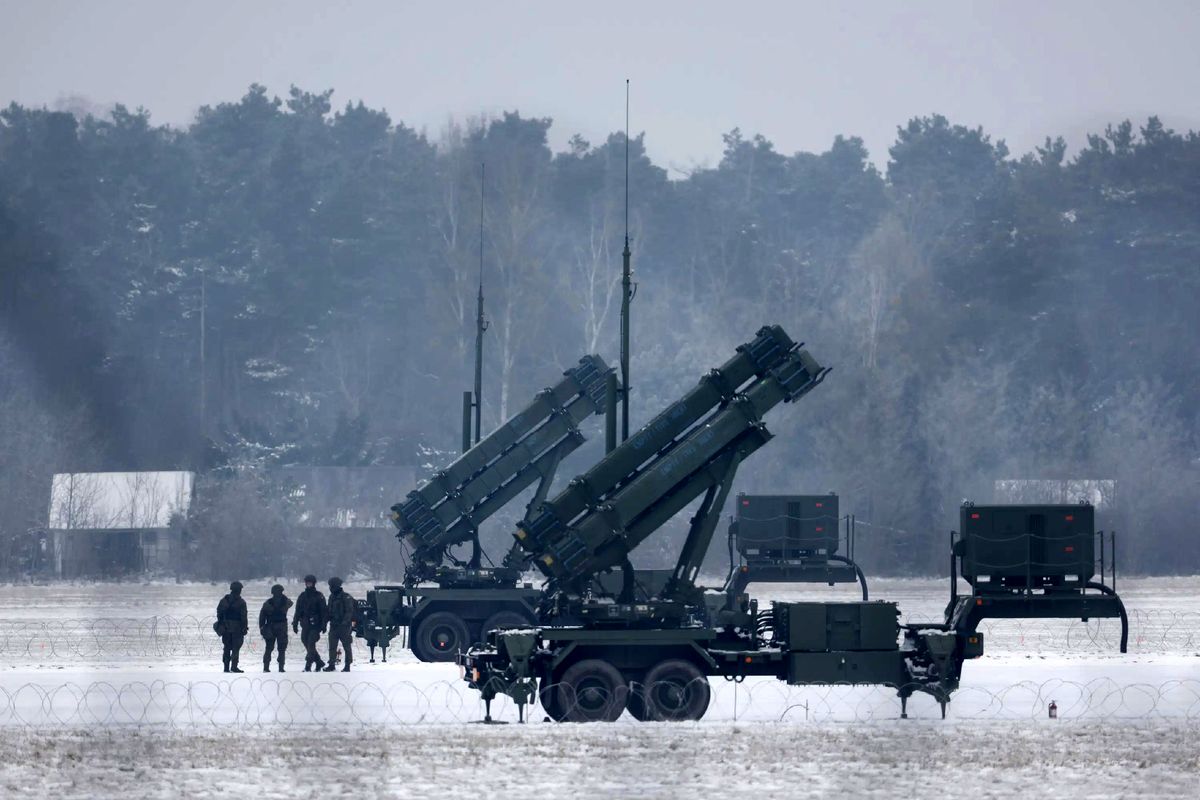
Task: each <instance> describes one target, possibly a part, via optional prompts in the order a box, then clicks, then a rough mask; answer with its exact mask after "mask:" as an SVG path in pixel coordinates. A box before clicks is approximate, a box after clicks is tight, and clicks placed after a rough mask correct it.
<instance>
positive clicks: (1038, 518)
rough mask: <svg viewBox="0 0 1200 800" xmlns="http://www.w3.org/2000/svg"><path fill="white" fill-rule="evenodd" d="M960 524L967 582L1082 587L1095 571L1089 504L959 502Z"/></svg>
mask: <svg viewBox="0 0 1200 800" xmlns="http://www.w3.org/2000/svg"><path fill="white" fill-rule="evenodd" d="M959 523H960V527H959V531H960V533H961V537H962V538H961V542H962V576H963V578H964V579H965V580H966V581H967V582H968V583H970V584H971V585H972V586H975V585H979V584H988V583H990V584H993V585H998V586H1004V587H1039V586H1063V585H1076V586H1082V585H1084V584H1086V583H1087V582H1088V581H1090V580H1091V579H1092V578H1093V577H1095V575H1096V525H1095V510H1094V509H1093V508H1092V506H1090V505H991V506H963V507H962V508H961V509H960V519H959Z"/></svg>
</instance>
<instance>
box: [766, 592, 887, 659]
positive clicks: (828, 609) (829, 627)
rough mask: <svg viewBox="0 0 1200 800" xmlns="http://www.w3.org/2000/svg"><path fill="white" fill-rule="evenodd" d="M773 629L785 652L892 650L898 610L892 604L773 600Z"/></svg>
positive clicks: (880, 602) (878, 602)
mask: <svg viewBox="0 0 1200 800" xmlns="http://www.w3.org/2000/svg"><path fill="white" fill-rule="evenodd" d="M774 613H775V630H776V631H777V632H783V633H784V634H785V635H786V642H781V644H783V645H785V646H786V649H787V651H788V652H804V653H828V652H843V651H866V650H895V649H896V648H897V647H898V646H899V645H898V642H899V637H900V623H899V617H900V611H899V609H897V607H896V604H895V603H885V602H882V601H878V600H877V601H871V602H867V603H776V604H775V605H774Z"/></svg>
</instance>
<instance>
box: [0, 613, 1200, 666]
mask: <svg viewBox="0 0 1200 800" xmlns="http://www.w3.org/2000/svg"><path fill="white" fill-rule="evenodd" d="M902 621H906V620H904V619H902ZM212 624H213V617H211V616H155V617H147V618H137V619H131V618H113V619H108V618H97V619H57V620H43V621H27V622H26V621H7V620H0V658H4V659H7V660H9V661H10V662H14V661H15V662H24V663H45V662H46V661H68V660H71V661H76V660H85V661H86V660H102V659H105V658H114V659H121V658H160V659H162V658H214V657H215V658H216V659H217V660H218V661H219V659H220V653H221V642H220V639H219V637H217V635H216V634H215V633H213V630H212ZM1129 628H1130V633H1129V652H1130V653H1143V654H1168V653H1170V654H1189V655H1190V654H1195V653H1197V652H1200V612H1196V611H1171V610H1149V611H1139V610H1137V609H1133V610H1131V611H1130V612H1129ZM979 630H980V631H981V632H982V633H983V635H984V642H985V647H986V648H987V651H988V652H989V653H1006V652H1011V653H1021V654H1026V653H1029V654H1052V653H1053V654H1057V653H1064V654H1067V653H1079V654H1105V653H1107V654H1112V653H1116V652H1117V650H1118V645H1119V642H1120V636H1121V630H1120V626H1119V624H1118V623H1116V622H1115V621H1114V620H1103V619H1094V620H1089V621H1087V622H1083V621H1081V620H1020V619H1017V620H985V621H984V622H983V624H981V625H980V628H979ZM261 644H262V642H261V641H259V640H258V639H257V637H256V634H255V631H253V630H252V631H251V632H250V634H249V635H247V637H246V646H245V649H246V650H247V651H248V652H250V653H253V652H255V651H256V650H259V649H261Z"/></svg>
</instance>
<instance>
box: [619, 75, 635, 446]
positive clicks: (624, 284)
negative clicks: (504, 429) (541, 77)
mask: <svg viewBox="0 0 1200 800" xmlns="http://www.w3.org/2000/svg"><path fill="white" fill-rule="evenodd" d="M631 255H632V253H630V250H629V79H628V78H626V79H625V249H624V250H623V251H621V261H622V266H621V441H622V442H623V441H625V440H626V439H628V438H629V390H630V384H629V303H630V301H631V300H633V273H632V272H631V271H630V269H629V258H630V256H631Z"/></svg>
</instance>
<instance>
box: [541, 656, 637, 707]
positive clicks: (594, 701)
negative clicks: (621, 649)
mask: <svg viewBox="0 0 1200 800" xmlns="http://www.w3.org/2000/svg"><path fill="white" fill-rule="evenodd" d="M556 694H557V695H558V701H559V702H561V703H562V712H563V714H562V718H563V719H564V720H565V721H567V722H616V721H617V718H618V717H620V716H621V712H623V711H624V710H625V698H626V696H627V695H628V694H629V689H628V687H627V686H626V685H625V678H624V677H623V676H622V675H621V673H620V671H618V670H617V668H616V667H614V666H613V665H612V664H610V663H608V662H607V661H604V660H602V659H599V658H585V659H584V660H583V661H576V662H575V663H574V664H572V665H571V666H569V667H567V669H566V670H565V671H564V672H563V676H562V680H561V681H559V684H558V691H557V692H556Z"/></svg>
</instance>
